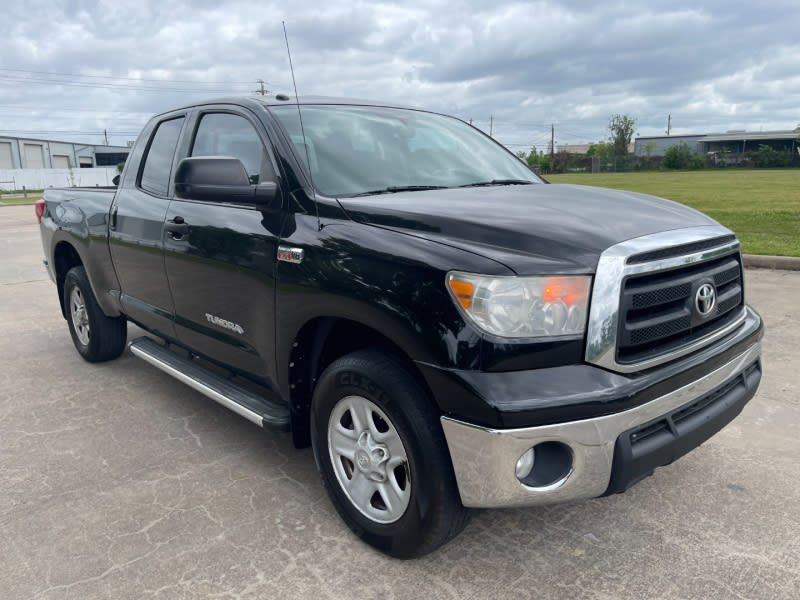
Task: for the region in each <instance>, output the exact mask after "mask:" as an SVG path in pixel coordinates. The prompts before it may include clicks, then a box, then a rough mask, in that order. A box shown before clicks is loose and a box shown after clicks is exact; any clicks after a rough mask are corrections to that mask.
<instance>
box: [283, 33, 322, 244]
mask: <svg viewBox="0 0 800 600" xmlns="http://www.w3.org/2000/svg"><path fill="white" fill-rule="evenodd" d="M281 25H283V39H284V40H286V54H288V55H289V70H290V71H291V73H292V85H293V86H294V101H295V104H296V105H297V116H298V118H299V119H300V133H301V134H302V135H303V147H304V148H305V150H306V165H308V177H309V179H310V180H311V193H312V194H314V197H313V198H312V200H313V202H314V208H315V209H316V211H317V230H318V231H322V223H321V222H320V220H319V205H318V204H317V191H316V188H314V176H313V175H312V174H311V157H310V156H309V154H308V144H307V143H306V130H305V128H304V127H303V113H302V112H301V111H300V98H299V96H298V95H297V82H296V81H295V80H294V66H293V65H292V51H291V50H289V36H288V35H286V21H281Z"/></svg>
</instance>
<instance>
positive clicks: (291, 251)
mask: <svg viewBox="0 0 800 600" xmlns="http://www.w3.org/2000/svg"><path fill="white" fill-rule="evenodd" d="M278 260H282V261H284V262H290V263H294V264H296V265H299V264H300V263H301V262H303V249H302V248H290V247H289V246H278Z"/></svg>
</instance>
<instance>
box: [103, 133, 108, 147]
mask: <svg viewBox="0 0 800 600" xmlns="http://www.w3.org/2000/svg"><path fill="white" fill-rule="evenodd" d="M103 138H104V139H105V140H106V146H108V130H107V129H103Z"/></svg>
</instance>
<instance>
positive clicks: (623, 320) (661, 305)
mask: <svg viewBox="0 0 800 600" xmlns="http://www.w3.org/2000/svg"><path fill="white" fill-rule="evenodd" d="M704 282H713V284H714V286H715V288H716V294H717V299H716V302H715V305H714V308H713V309H712V311H711V314H710V315H708V316H701V315H700V314H699V313H698V311H697V310H695V306H694V299H695V294H696V293H697V289H698V288H699V287H700V285H702V284H703V283H704ZM743 300H744V293H743V286H742V266H741V262H740V260H739V253H738V251H737V252H732V253H731V254H729V255H727V256H722V257H719V258H715V259H713V260H709V261H706V262H702V263H698V264H691V265H688V266H683V267H679V268H674V269H669V270H667V271H660V272H655V273H642V274H638V275H633V276H630V277H627V278H626V279H625V281H624V283H623V286H622V295H621V298H620V320H619V332H618V334H617V362H619V363H636V362H639V361H642V360H645V359H647V358H651V357H652V356H656V355H658V354H661V353H663V352H666V351H670V350H673V349H675V348H678V347H681V346H683V345H685V344H688V343H691V342H693V341H695V340H696V339H699V338H701V337H703V336H704V335H706V334H708V333H709V332H710V331H714V330H715V329H717V328H719V327H722V326H724V325H726V324H728V323H730V321H731V320H732V319H734V318H736V317H737V316H738V315H739V313H740V311H736V310H735V309H736V308H737V307H741V306H742V305H743Z"/></svg>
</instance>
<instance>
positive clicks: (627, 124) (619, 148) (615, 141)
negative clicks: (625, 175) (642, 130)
mask: <svg viewBox="0 0 800 600" xmlns="http://www.w3.org/2000/svg"><path fill="white" fill-rule="evenodd" d="M635 128H636V119H634V118H632V117H629V116H628V115H620V114H616V115H613V116H612V117H611V119H609V121H608V131H609V132H610V133H611V137H610V141H611V146H612V147H613V148H614V156H627V155H628V146H629V145H630V143H631V138H633V131H634V129H635Z"/></svg>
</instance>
